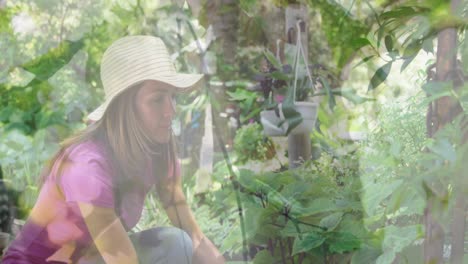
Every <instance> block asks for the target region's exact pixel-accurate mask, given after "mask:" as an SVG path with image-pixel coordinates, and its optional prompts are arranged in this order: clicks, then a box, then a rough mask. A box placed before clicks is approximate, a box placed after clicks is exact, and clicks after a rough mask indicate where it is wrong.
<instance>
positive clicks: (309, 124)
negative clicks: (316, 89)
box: [289, 102, 318, 135]
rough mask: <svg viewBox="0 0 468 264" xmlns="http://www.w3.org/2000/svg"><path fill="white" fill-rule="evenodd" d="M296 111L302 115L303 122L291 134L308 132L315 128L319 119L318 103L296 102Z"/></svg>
mask: <svg viewBox="0 0 468 264" xmlns="http://www.w3.org/2000/svg"><path fill="white" fill-rule="evenodd" d="M295 106H296V111H298V112H299V113H300V114H301V116H302V122H301V123H300V124H299V125H298V126H297V127H295V128H294V129H293V130H291V132H289V134H290V135H297V134H308V133H310V132H312V130H314V127H315V122H316V121H317V113H318V111H317V109H318V105H317V103H314V102H295Z"/></svg>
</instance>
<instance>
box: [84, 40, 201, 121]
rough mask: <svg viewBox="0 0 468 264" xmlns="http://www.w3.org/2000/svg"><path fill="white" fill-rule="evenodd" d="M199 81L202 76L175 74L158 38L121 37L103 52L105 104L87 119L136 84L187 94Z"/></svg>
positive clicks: (104, 108) (95, 117)
mask: <svg viewBox="0 0 468 264" xmlns="http://www.w3.org/2000/svg"><path fill="white" fill-rule="evenodd" d="M202 78H203V74H184V73H177V72H176V71H175V68H174V65H173V64H172V62H171V58H170V56H169V53H168V52H167V49H166V46H165V45H164V42H163V41H162V40H161V39H160V38H157V37H153V36H128V37H123V38H121V39H118V40H117V41H115V42H114V43H113V44H112V45H111V46H110V47H109V48H108V49H107V50H106V51H105V52H104V55H103V57H102V62H101V80H102V85H103V86H104V93H105V101H104V103H103V104H102V105H101V106H99V107H98V108H97V109H96V110H94V111H93V112H92V113H91V114H89V115H88V118H89V119H90V120H93V121H97V120H99V119H101V118H102V116H103V115H104V113H105V111H106V109H107V107H108V106H109V104H110V102H111V101H112V99H114V98H115V97H116V96H117V95H119V94H120V93H121V92H123V91H125V90H126V89H127V88H128V87H130V86H132V85H133V84H136V83H138V82H141V81H145V80H156V81H161V82H164V83H167V84H169V85H171V86H172V87H173V88H174V89H175V90H176V91H177V92H187V91H190V90H191V88H194V87H195V86H196V85H197V84H198V83H200V80H201V79H202Z"/></svg>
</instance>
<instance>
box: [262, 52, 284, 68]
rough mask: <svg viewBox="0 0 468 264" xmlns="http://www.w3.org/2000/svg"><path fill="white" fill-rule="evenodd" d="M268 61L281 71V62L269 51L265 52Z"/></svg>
mask: <svg viewBox="0 0 468 264" xmlns="http://www.w3.org/2000/svg"><path fill="white" fill-rule="evenodd" d="M263 54H264V55H265V57H266V58H267V60H268V61H269V62H270V63H271V64H272V65H273V67H275V68H276V69H281V62H280V61H278V59H276V57H275V55H274V54H273V53H271V51H269V50H265V51H264V52H263Z"/></svg>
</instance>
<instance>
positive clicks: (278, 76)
mask: <svg viewBox="0 0 468 264" xmlns="http://www.w3.org/2000/svg"><path fill="white" fill-rule="evenodd" d="M270 76H271V77H273V78H274V79H276V80H282V81H289V80H291V77H290V76H289V75H287V74H284V73H282V72H280V71H274V72H272V73H270Z"/></svg>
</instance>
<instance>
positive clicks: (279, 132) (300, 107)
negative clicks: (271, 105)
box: [260, 102, 318, 137]
mask: <svg viewBox="0 0 468 264" xmlns="http://www.w3.org/2000/svg"><path fill="white" fill-rule="evenodd" d="M294 105H295V106H296V111H298V112H299V113H300V114H301V116H302V119H303V120H302V122H301V123H300V124H299V125H298V126H296V127H295V128H294V129H293V130H291V131H290V132H289V134H290V135H296V134H304V133H306V134H307V133H310V132H312V130H313V129H314V126H315V122H316V121H317V112H318V111H317V109H318V105H317V103H315V102H295V103H294ZM279 109H280V113H279V115H280V116H279V117H278V116H277V115H276V113H275V111H274V110H264V111H262V112H260V121H261V123H262V125H263V130H264V132H265V134H266V135H267V136H272V137H275V136H276V137H277V136H284V135H286V131H288V124H287V122H283V124H282V125H281V126H278V124H280V123H281V122H282V121H283V120H284V114H283V111H282V107H281V105H280V106H279Z"/></svg>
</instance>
